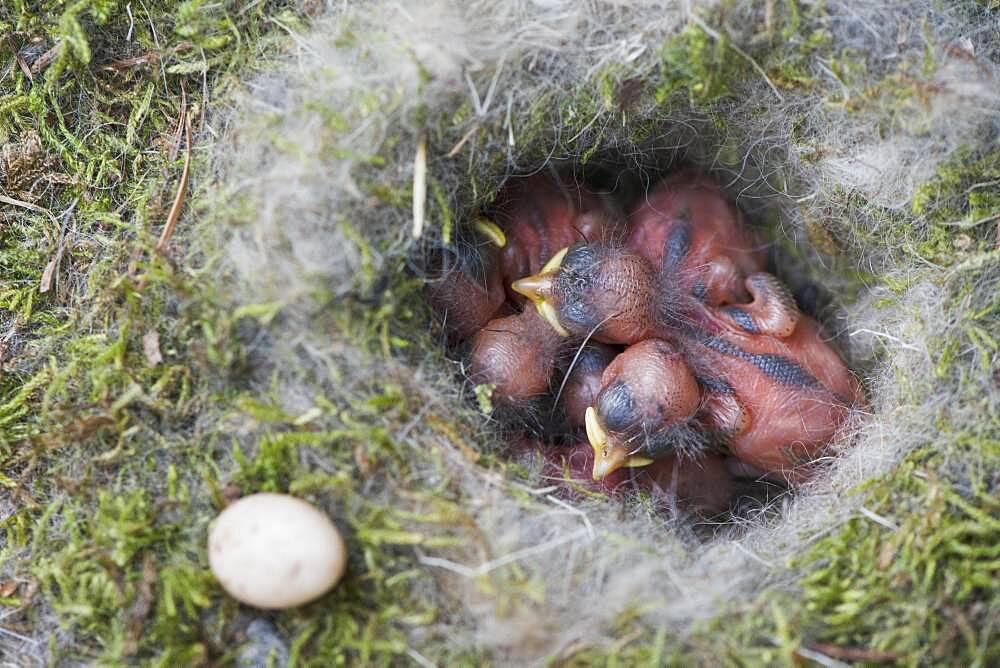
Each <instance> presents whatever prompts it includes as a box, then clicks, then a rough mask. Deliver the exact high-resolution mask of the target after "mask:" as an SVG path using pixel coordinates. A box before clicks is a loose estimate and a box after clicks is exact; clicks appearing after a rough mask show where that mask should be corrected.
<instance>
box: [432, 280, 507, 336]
mask: <svg viewBox="0 0 1000 668" xmlns="http://www.w3.org/2000/svg"><path fill="white" fill-rule="evenodd" d="M485 274H486V276H485V283H484V282H483V280H477V279H475V278H474V277H472V276H470V275H469V274H468V273H467V272H466V271H465V270H464V269H463V268H461V267H459V266H452V267H450V268H448V269H447V270H446V271H445V272H444V275H443V276H442V277H441V278H439V279H437V280H435V281H432V282H430V283H428V284H427V299H428V301H429V302H430V304H431V306H433V307H434V310H435V311H437V312H438V314H439V315H440V316H441V319H442V321H443V322H444V325H445V328H446V329H447V330H448V332H449V334H451V335H452V336H453V337H454V338H457V339H459V340H465V339H468V338H469V337H471V336H472V335H474V334H475V333H476V332H477V331H479V329H480V328H482V327H483V325H485V324H486V323H487V322H488V321H489V320H490V318H493V317H495V316H496V315H497V314H498V313H499V312H500V311H501V310H502V308H503V305H504V299H505V297H506V293H505V291H504V286H503V282H502V279H501V277H500V267H499V265H498V264H497V263H496V262H490V263H489V265H488V266H487V267H486V270H485Z"/></svg>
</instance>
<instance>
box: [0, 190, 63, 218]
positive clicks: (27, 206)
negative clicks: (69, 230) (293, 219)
mask: <svg viewBox="0 0 1000 668" xmlns="http://www.w3.org/2000/svg"><path fill="white" fill-rule="evenodd" d="M0 202H3V203H4V204H10V205H11V206H19V207H21V208H22V209H27V210H28V211H34V212H35V213H44V214H45V215H46V216H48V217H49V218H50V219H51V220H53V221H54V220H55V216H53V215H52V212H51V211H49V210H48V209H46V208H44V207H41V206H38V205H37V204H32V203H31V202H25V201H24V200H20V199H14V198H13V197H7V196H6V195H0Z"/></svg>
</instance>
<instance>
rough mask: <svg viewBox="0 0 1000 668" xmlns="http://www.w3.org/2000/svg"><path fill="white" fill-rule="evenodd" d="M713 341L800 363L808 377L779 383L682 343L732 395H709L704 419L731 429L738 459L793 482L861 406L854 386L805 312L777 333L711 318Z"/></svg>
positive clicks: (747, 365)
mask: <svg viewBox="0 0 1000 668" xmlns="http://www.w3.org/2000/svg"><path fill="white" fill-rule="evenodd" d="M716 323H717V324H718V325H719V329H718V331H717V333H716V336H717V337H718V338H719V340H721V341H724V342H726V343H728V344H733V345H735V346H738V347H739V348H740V349H741V350H743V351H745V352H746V353H749V354H750V355H776V356H780V357H782V358H784V359H786V360H790V361H791V362H794V363H795V364H796V365H798V367H799V368H801V369H804V370H805V371H806V372H807V373H808V374H809V375H810V376H811V377H812V378H813V379H814V381H812V382H810V383H806V384H804V383H791V384H790V383H782V382H777V381H776V380H775V379H774V378H773V377H771V376H769V375H767V374H766V373H764V372H763V371H762V370H761V369H760V368H759V366H758V365H757V364H755V363H754V362H752V361H750V360H747V359H745V358H742V357H740V356H734V355H731V354H726V353H724V352H719V351H717V350H712V349H709V348H707V347H705V346H703V345H701V344H698V343H695V342H692V341H688V342H687V343H686V346H685V347H686V349H687V351H688V358H689V360H691V361H692V364H693V366H694V367H695V369H698V370H702V371H703V373H704V374H705V375H710V376H711V377H712V378H715V379H721V380H724V381H725V382H726V383H728V384H729V385H730V386H731V388H732V390H733V395H726V394H722V395H716V396H714V397H708V398H707V400H706V402H705V404H704V412H705V416H706V420H707V421H708V422H709V423H710V424H712V425H713V426H714V427H716V428H717V429H719V430H721V431H723V432H727V433H729V434H730V439H731V441H730V449H731V451H732V454H733V455H734V456H735V457H737V458H739V459H740V460H742V461H744V462H746V463H747V464H750V465H751V466H753V467H756V468H758V469H761V470H762V471H764V472H766V473H768V474H772V475H776V476H777V477H779V478H781V479H784V480H785V481H786V482H789V483H792V484H797V483H801V482H804V481H805V480H807V479H808V478H809V475H810V473H811V467H810V466H809V463H810V462H812V461H814V460H815V459H816V458H817V457H818V456H819V455H821V454H822V451H823V449H824V448H825V446H827V445H829V444H830V443H833V442H835V441H836V440H837V438H838V436H839V435H840V432H841V431H842V430H843V428H844V426H845V424H846V423H847V421H848V420H849V418H850V417H851V414H852V409H853V408H855V407H860V406H862V405H863V404H864V397H863V395H862V393H861V388H860V385H859V384H858V382H857V380H856V379H855V378H854V375H853V374H852V373H851V372H850V370H848V368H847V366H846V365H845V364H844V362H843V360H841V358H840V356H839V355H838V354H837V352H836V351H835V350H834V349H833V348H831V347H830V346H829V345H828V344H827V343H826V342H825V341H823V339H822V338H821V334H820V331H819V325H818V324H817V323H816V321H814V320H813V319H812V318H809V317H807V316H804V315H802V316H800V318H799V321H798V324H797V325H796V327H795V330H794V331H793V332H792V334H791V335H790V336H788V337H786V338H784V339H781V338H778V337H773V336H763V335H753V334H747V333H745V332H743V331H741V330H738V329H736V328H732V327H729V326H728V323H726V322H725V321H724V320H721V319H719V320H716Z"/></svg>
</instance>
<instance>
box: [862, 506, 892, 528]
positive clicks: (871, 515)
mask: <svg viewBox="0 0 1000 668" xmlns="http://www.w3.org/2000/svg"><path fill="white" fill-rule="evenodd" d="M858 512H860V513H861V514H862V515H864V516H865V517H867V518H868V519H870V520H871V521H872V522H874V523H875V524H879V525H881V526H884V527H885V528H886V529H889V530H890V531H899V527H898V526H896V525H895V524H894V523H893V522H890V521H889V520H887V519H886V518H884V517H882V516H881V515H879V514H878V513H874V512H872V511H870V510H868V509H867V508H865V507H864V506H861V507H860V508H858Z"/></svg>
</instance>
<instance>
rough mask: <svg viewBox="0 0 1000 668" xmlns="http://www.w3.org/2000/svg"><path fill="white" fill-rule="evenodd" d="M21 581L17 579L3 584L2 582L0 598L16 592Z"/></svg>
mask: <svg viewBox="0 0 1000 668" xmlns="http://www.w3.org/2000/svg"><path fill="white" fill-rule="evenodd" d="M19 584H20V583H19V582H18V581H17V580H8V581H7V582H4V583H3V584H0V598H7V597H8V596H12V595H13V594H14V592H16V591H17V587H18V585H19Z"/></svg>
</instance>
